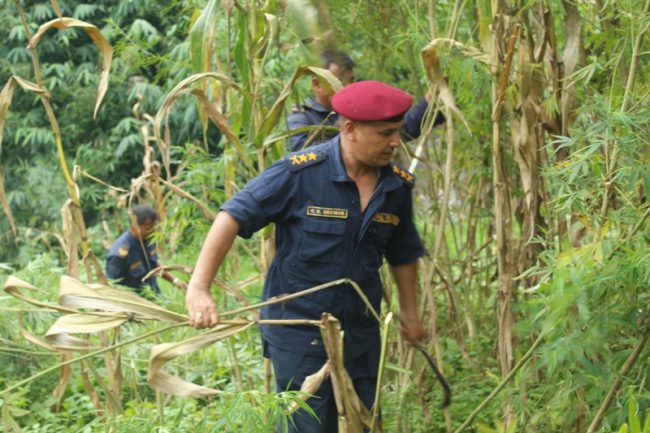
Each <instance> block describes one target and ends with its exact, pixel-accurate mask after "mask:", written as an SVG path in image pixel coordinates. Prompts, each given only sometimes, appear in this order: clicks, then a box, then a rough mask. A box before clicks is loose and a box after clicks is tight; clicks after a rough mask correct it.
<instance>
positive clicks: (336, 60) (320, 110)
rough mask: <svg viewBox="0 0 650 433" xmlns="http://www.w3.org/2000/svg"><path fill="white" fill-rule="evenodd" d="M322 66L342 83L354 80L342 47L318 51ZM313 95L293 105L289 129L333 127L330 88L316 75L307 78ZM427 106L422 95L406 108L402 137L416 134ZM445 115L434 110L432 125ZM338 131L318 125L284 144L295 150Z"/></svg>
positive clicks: (415, 136)
mask: <svg viewBox="0 0 650 433" xmlns="http://www.w3.org/2000/svg"><path fill="white" fill-rule="evenodd" d="M321 58H322V60H323V67H324V68H326V69H328V70H329V71H330V72H331V73H332V74H334V76H335V77H337V78H338V79H339V80H341V83H342V84H343V85H344V86H346V85H348V84H349V83H351V82H353V81H354V66H355V65H354V62H353V61H352V59H351V58H350V56H348V55H347V54H346V53H344V52H342V51H325V52H323V54H322V55H321ZM311 85H312V89H313V91H314V96H313V97H311V98H307V100H306V101H305V103H304V104H302V105H301V106H300V107H298V108H296V109H294V111H293V112H292V113H291V114H290V115H289V117H288V118H287V125H288V127H289V130H290V131H293V130H296V129H299V128H303V127H306V126H325V127H334V126H336V124H337V121H338V114H337V113H336V112H335V111H332V96H333V95H332V91H331V89H330V88H329V87H328V86H326V85H323V83H321V82H320V81H319V79H318V78H317V77H313V78H312V80H311ZM428 106H429V102H428V101H427V99H426V98H423V99H422V100H421V101H420V102H418V103H417V104H416V105H415V106H413V107H412V108H410V109H409V110H408V111H407V112H406V114H405V115H404V126H403V128H402V134H403V135H404V138H406V139H408V140H412V139H415V138H418V137H419V136H420V132H421V131H420V127H421V123H422V119H423V118H424V114H425V112H426V110H427V107H428ZM444 121H445V117H444V116H443V115H442V113H438V115H437V116H436V119H435V121H434V126H436V125H439V124H441V123H444ZM336 134H338V131H332V130H329V129H321V130H316V131H309V132H299V133H296V134H293V135H291V136H290V137H289V142H288V145H289V146H290V149H289V150H291V151H294V152H295V151H298V150H301V149H304V148H305V147H308V146H310V145H313V144H318V143H322V142H325V141H327V140H329V139H330V138H332V137H334V136H335V135H336Z"/></svg>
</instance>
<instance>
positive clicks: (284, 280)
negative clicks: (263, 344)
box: [222, 136, 423, 356]
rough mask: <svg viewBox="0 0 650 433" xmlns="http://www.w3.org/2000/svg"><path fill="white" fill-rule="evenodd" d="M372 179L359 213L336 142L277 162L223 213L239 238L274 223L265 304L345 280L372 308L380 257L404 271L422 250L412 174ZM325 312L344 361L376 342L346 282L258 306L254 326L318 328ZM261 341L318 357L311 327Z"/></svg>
mask: <svg viewBox="0 0 650 433" xmlns="http://www.w3.org/2000/svg"><path fill="white" fill-rule="evenodd" d="M378 172H379V179H378V182H377V186H376V189H375V192H374V194H373V196H372V198H371V199H370V201H369V203H368V205H367V208H366V210H365V211H364V212H361V209H360V205H359V191H358V189H357V186H356V184H355V183H354V181H353V180H352V179H350V177H349V176H348V175H347V172H346V170H345V167H344V165H343V162H342V159H341V152H340V143H339V137H338V136H337V137H335V138H333V139H332V140H330V141H327V142H325V143H323V144H320V145H317V146H314V147H310V148H309V149H306V150H304V151H302V152H297V153H293V154H290V155H288V156H287V157H285V158H283V159H281V160H279V161H277V162H276V163H274V164H273V165H272V166H271V167H269V168H268V169H267V170H266V171H264V172H263V173H262V174H261V175H260V176H258V177H256V178H255V179H253V180H252V181H250V182H249V183H248V184H247V185H246V187H245V188H244V189H243V190H242V191H240V192H239V193H237V194H236V195H235V196H233V198H232V199H230V200H229V201H228V202H226V203H225V204H224V205H223V206H222V210H223V211H225V212H227V213H229V214H230V215H231V216H233V217H234V218H235V219H236V220H237V221H238V222H239V223H240V232H239V235H240V236H242V237H250V236H251V235H252V234H253V233H254V232H255V231H257V230H259V229H261V228H262V227H264V226H266V225H267V224H269V223H271V222H274V223H276V256H275V258H274V259H273V262H272V264H271V266H270V268H269V271H268V274H267V276H266V280H265V284H264V294H263V297H264V298H265V299H268V298H270V297H274V296H279V295H282V294H287V293H295V292H299V291H301V290H304V289H307V288H310V287H313V286H316V285H318V284H323V283H326V282H329V281H333V280H336V279H339V278H349V279H351V280H353V281H355V282H356V283H357V284H358V285H359V286H360V287H361V289H362V290H363V292H364V293H365V295H366V296H367V298H368V299H369V301H370V303H371V304H372V306H373V307H374V308H375V310H377V311H379V310H380V303H381V295H382V290H381V281H380V278H379V272H378V270H379V267H380V266H381V265H382V262H383V258H384V257H386V259H387V260H388V262H389V264H391V265H394V266H398V265H402V264H407V263H412V262H414V261H415V260H417V259H418V258H419V257H420V256H421V255H422V254H423V247H422V244H421V242H420V239H419V237H418V235H417V231H416V229H415V225H414V223H413V216H412V191H411V188H412V185H413V176H412V175H411V174H409V173H408V172H406V171H404V170H402V169H400V168H399V167H397V166H395V165H392V164H391V165H389V166H386V167H382V168H381V169H378ZM323 312H330V313H332V314H334V316H336V317H337V318H338V319H339V320H340V321H341V325H342V327H343V329H344V330H345V345H346V349H345V350H346V355H349V356H354V355H355V353H362V352H364V351H365V350H367V349H368V348H369V347H371V346H372V345H375V344H379V327H378V323H377V321H376V319H375V318H374V317H373V316H372V315H371V314H370V312H369V311H368V309H367V307H366V305H365V304H364V302H363V301H362V299H361V298H360V297H359V295H358V294H357V293H356V292H355V291H354V289H353V288H352V287H351V286H350V285H348V284H343V285H339V286H337V287H335V288H329V289H324V290H321V291H319V292H316V293H313V294H310V295H306V296H303V297H300V298H297V299H294V300H290V301H286V302H283V303H280V304H275V305H272V306H268V307H265V308H264V309H263V310H262V318H264V319H310V320H318V319H320V316H321V313H323ZM262 336H263V338H264V339H265V340H266V341H267V342H268V343H270V344H272V345H274V346H277V347H280V348H282V349H284V350H289V351H294V352H301V353H323V350H324V349H323V347H322V341H321V337H320V332H319V330H318V329H317V328H316V327H309V326H304V327H301V326H277V325H268V326H263V327H262Z"/></svg>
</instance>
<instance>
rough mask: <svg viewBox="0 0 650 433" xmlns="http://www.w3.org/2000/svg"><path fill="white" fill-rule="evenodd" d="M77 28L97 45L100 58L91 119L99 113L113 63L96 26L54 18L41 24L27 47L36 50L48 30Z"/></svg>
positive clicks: (105, 42)
mask: <svg viewBox="0 0 650 433" xmlns="http://www.w3.org/2000/svg"><path fill="white" fill-rule="evenodd" d="M74 27H78V28H81V29H83V30H85V32H86V33H87V34H88V36H89V37H90V39H92V41H93V42H94V43H95V45H97V48H98V49H99V52H100V54H101V56H102V72H101V76H100V79H99V87H98V88H97V99H96V102H95V110H94V111H93V117H94V118H96V117H97V111H99V106H100V105H101V103H102V99H104V95H105V94H106V90H108V75H109V73H110V71H111V62H112V61H113V47H112V46H111V44H110V43H109V42H108V40H107V39H106V38H105V37H104V35H102V32H101V31H100V30H99V28H97V27H96V26H94V25H92V24H90V23H87V22H85V21H81V20H77V19H75V18H55V19H53V20H52V21H48V22H46V23H45V24H42V25H41V26H40V27H39V29H38V31H37V32H36V33H35V34H34V36H32V38H31V39H30V40H29V44H28V46H29V47H30V48H36V46H37V45H38V42H39V41H40V39H41V36H43V34H45V32H47V31H48V30H50V29H57V30H61V29H68V28H74Z"/></svg>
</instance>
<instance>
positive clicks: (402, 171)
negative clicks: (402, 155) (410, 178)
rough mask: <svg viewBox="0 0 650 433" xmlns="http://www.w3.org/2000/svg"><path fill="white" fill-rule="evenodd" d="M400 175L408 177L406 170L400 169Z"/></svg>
mask: <svg viewBox="0 0 650 433" xmlns="http://www.w3.org/2000/svg"><path fill="white" fill-rule="evenodd" d="M399 175H400V176H402V179H406V172H405V171H404V170H400V172H399Z"/></svg>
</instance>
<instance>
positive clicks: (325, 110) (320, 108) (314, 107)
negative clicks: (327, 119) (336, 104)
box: [303, 97, 332, 114]
mask: <svg viewBox="0 0 650 433" xmlns="http://www.w3.org/2000/svg"><path fill="white" fill-rule="evenodd" d="M303 105H304V106H305V107H307V108H310V109H312V110H314V111H318V112H320V113H325V114H327V113H329V112H331V111H332V109H331V108H326V107H323V106H322V105H321V104H319V103H318V102H317V101H316V100H315V99H314V98H311V97H310V98H307V100H306V101H305V103H304V104H303Z"/></svg>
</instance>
